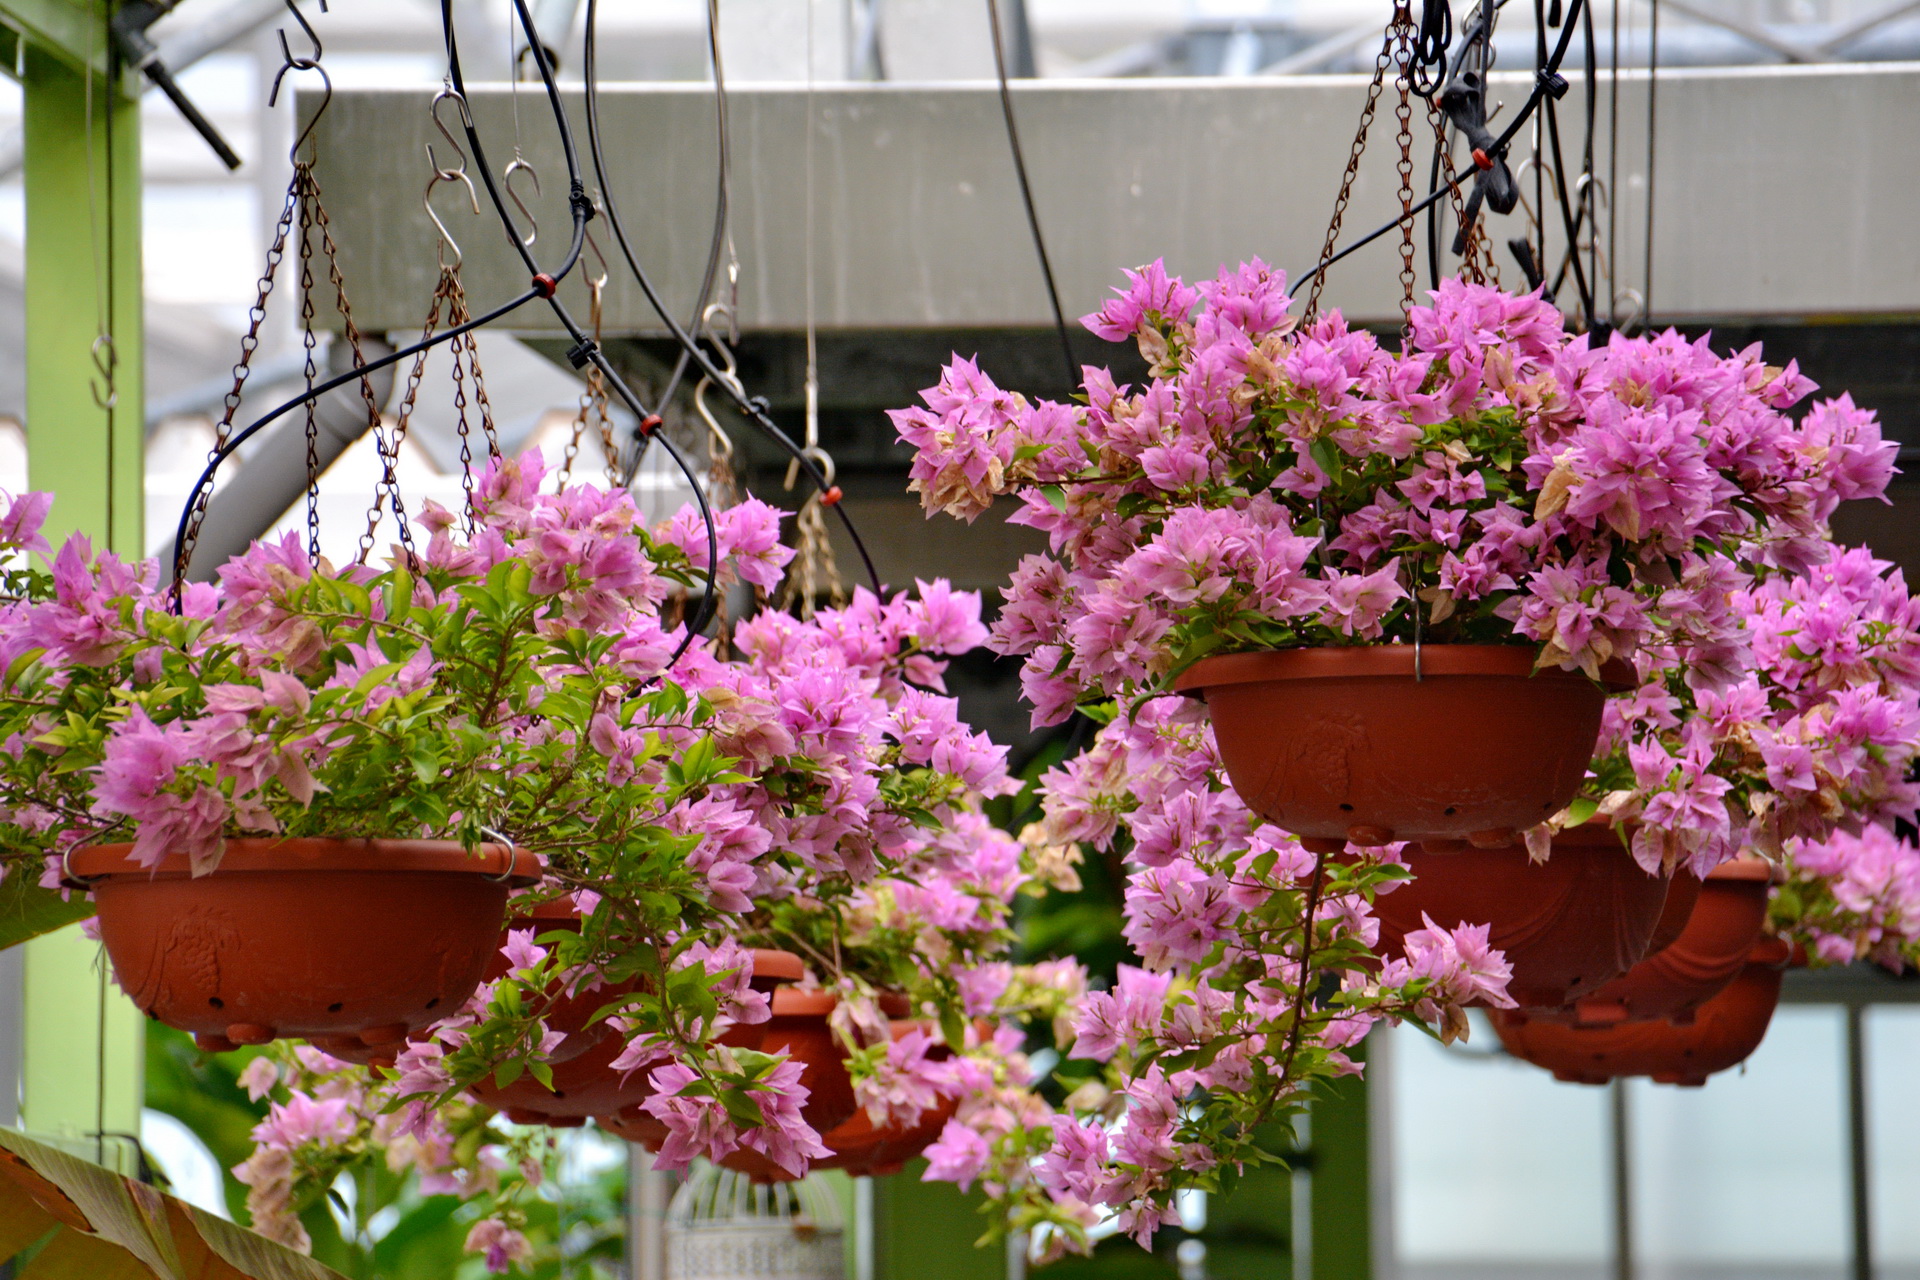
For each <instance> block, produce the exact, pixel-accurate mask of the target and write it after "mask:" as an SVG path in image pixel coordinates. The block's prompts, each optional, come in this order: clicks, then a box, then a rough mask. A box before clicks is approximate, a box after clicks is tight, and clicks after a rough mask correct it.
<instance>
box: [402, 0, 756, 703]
mask: <svg viewBox="0 0 1920 1280" xmlns="http://www.w3.org/2000/svg"><path fill="white" fill-rule="evenodd" d="M513 11H514V13H515V14H516V15H517V16H518V17H519V20H520V27H521V30H522V31H523V32H524V33H525V34H526V37H527V51H528V52H529V53H531V54H532V55H533V64H534V67H535V69H536V70H538V71H539V73H540V83H541V85H542V87H543V88H544V89H545V90H546V95H547V104H548V107H549V108H550V110H551V112H552V115H553V122H554V127H555V129H556V130H557V131H558V133H559V135H560V149H561V152H562V154H563V155H564V156H565V158H566V167H567V188H568V193H569V204H570V206H571V208H572V210H573V238H572V242H571V243H570V244H569V246H568V248H567V255H566V259H565V261H564V263H563V264H562V266H561V267H560V268H559V269H558V270H557V271H555V272H554V273H552V274H546V273H543V272H541V271H540V269H539V264H538V263H537V262H536V261H535V260H534V258H533V255H532V253H530V252H529V251H528V246H527V245H526V244H525V243H524V242H523V241H522V240H521V239H520V237H519V235H518V234H517V233H516V232H515V230H514V226H513V219H512V218H511V217H510V216H509V215H508V213H507V208H506V204H505V202H504V201H503V200H502V198H501V195H500V189H499V187H498V185H497V184H496V183H495V182H494V179H493V172H492V170H491V169H490V168H489V167H488V165H487V161H486V148H485V146H484V144H483V143H482V142H481V140H480V133H479V131H478V130H477V129H476V128H475V127H474V123H473V116H472V113H471V112H469V111H468V110H467V109H466V98H465V95H466V79H465V73H464V72H463V71H462V69H461V66H460V45H459V38H458V35H457V33H456V32H455V29H454V22H453V0H441V3H440V26H441V34H442V35H443V36H444V38H445V40H446V50H447V75H448V78H449V79H450V80H451V81H452V83H453V88H454V91H455V92H456V93H458V94H459V95H460V96H461V112H460V123H461V127H462V128H463V129H464V130H465V132H466V138H467V146H468V148H469V150H470V151H471V152H472V155H473V160H474V164H475V166H476V167H477V168H478V169H479V171H480V180H481V183H482V184H483V185H484V186H485V187H486V189H487V199H488V200H489V201H490V202H491V203H492V205H493V208H494V212H495V213H496V214H497V215H498V216H499V219H500V224H501V226H502V228H503V229H504V230H505V232H506V235H507V238H508V240H509V241H510V242H511V243H512V245H513V247H514V250H515V251H516V252H517V253H518V254H519V255H520V259H521V261H522V262H523V263H524V264H525V265H526V267H527V269H528V270H529V271H531V272H533V273H534V276H533V279H534V286H535V292H536V295H537V296H538V297H540V298H542V299H543V300H545V302H546V304H547V306H548V308H549V309H550V310H552V312H553V314H554V316H555V318H556V319H558V320H559V321H560V323H561V325H562V326H563V327H564V328H565V329H566V330H567V332H568V334H569V335H571V336H572V338H573V339H574V346H573V348H572V350H570V351H569V352H568V353H567V358H568V360H569V362H570V363H572V364H573V365H574V367H576V368H583V367H585V365H586V364H587V363H588V362H592V363H593V365H594V366H595V367H597V368H598V369H599V370H600V372H601V374H602V375H603V376H604V377H605V378H606V380H607V383H608V385H609V386H611V387H612V388H613V390H614V393H615V394H616V395H618V396H619V397H620V399H621V401H622V402H623V403H625V404H626V406H627V408H628V409H629V410H631V411H632V412H633V414H634V416H635V417H636V418H637V419H638V421H639V424H640V425H639V430H640V431H641V433H642V434H643V435H645V436H646V437H647V439H648V440H649V441H650V442H651V441H658V442H659V445H660V447H661V448H662V449H664V450H665V451H666V453H667V456H668V457H669V458H671V459H672V460H673V462H674V465H675V466H677V467H679V469H680V473H681V475H683V476H685V477H686V481H687V484H688V486H689V487H690V488H691V489H692V490H693V498H694V502H695V504H696V505H697V506H698V507H699V509H700V519H701V522H702V523H703V524H704V525H705V526H706V531H707V569H706V573H705V575H704V578H705V584H706V591H705V594H704V596H703V597H702V599H701V602H700V608H699V609H698V610H697V611H696V613H695V615H694V617H693V618H692V619H691V620H690V621H689V622H688V623H687V633H686V635H684V636H683V637H681V640H680V643H679V645H678V646H677V647H676V648H675V649H674V651H673V653H672V654H671V655H670V656H669V657H668V659H667V663H666V665H667V668H669V669H671V668H672V667H673V665H674V664H675V663H677V662H679V660H680V659H681V657H682V656H683V655H684V654H685V653H686V652H687V650H688V649H690V648H692V647H693V642H694V641H695V640H696V639H697V638H698V637H699V636H700V633H701V631H702V629H703V628H704V627H705V626H706V624H707V623H708V622H709V621H710V620H711V619H712V617H713V611H714V610H715V608H717V607H718V605H717V597H718V592H717V590H716V587H715V580H716V577H717V575H718V573H719V569H720V564H719V561H720V538H719V530H718V529H717V527H716V526H715V525H714V522H713V508H712V506H711V504H709V503H708V501H707V495H706V492H705V491H704V490H703V489H702V488H701V486H700V482H699V480H698V479H697V478H695V476H694V474H693V468H692V467H691V466H690V465H689V464H688V462H687V459H686V458H685V456H684V455H682V454H681V452H680V451H679V450H678V449H677V448H675V447H674V444H673V441H671V440H669V439H668V438H667V436H666V433H665V432H663V431H660V430H659V429H658V428H659V427H660V425H661V420H660V415H658V414H656V413H651V412H649V411H648V410H647V408H646V406H645V405H643V404H642V403H641V401H640V398H639V396H637V395H635V394H634V392H633V389H632V388H631V387H629V386H628V385H627V383H626V380H625V379H623V378H621V377H620V375H619V374H618V373H617V372H616V371H615V370H614V369H613V366H612V365H611V364H609V363H608V361H607V357H606V353H605V352H604V351H602V350H601V349H600V347H599V344H597V343H595V342H594V341H593V340H592V339H591V338H589V337H588V336H587V335H586V334H585V333H584V332H582V331H581V329H580V326H579V324H578V322H576V321H575V320H574V318H573V316H572V314H571V313H570V312H568V310H567V308H566V305H565V304H564V303H562V302H561V301H560V299H559V298H558V296H556V295H557V292H558V289H559V281H560V279H561V278H563V277H564V276H565V275H566V274H567V273H568V272H571V271H572V270H573V268H574V267H575V266H576V265H577V264H578V263H579V261H580V255H581V252H582V250H583V248H584V247H585V244H586V234H587V219H588V218H590V217H592V216H593V214H594V212H595V210H594V206H593V202H592V201H591V200H589V199H588V198H587V194H586V184H585V182H584V181H583V180H582V177H581V171H580V156H579V152H578V151H577V150H576V149H575V147H574V140H573V125H572V122H571V121H570V119H569V118H568V116H567V110H566V105H565V103H563V102H562V101H561V99H560V88H559V85H558V84H556V83H555V81H554V76H553V67H552V64H551V63H549V62H548V60H547V54H546V47H545V46H544V45H542V44H541V42H540V34H539V29H538V28H537V27H536V26H535V25H534V21H533V15H532V14H531V13H530V12H528V9H527V5H526V0H513ZM602 187H603V190H602V195H603V197H604V196H605V194H606V193H605V190H604V183H603V184H602ZM617 229H618V228H617V226H616V230H617ZM450 332H456V333H457V332H461V330H460V329H458V328H456V329H455V330H450Z"/></svg>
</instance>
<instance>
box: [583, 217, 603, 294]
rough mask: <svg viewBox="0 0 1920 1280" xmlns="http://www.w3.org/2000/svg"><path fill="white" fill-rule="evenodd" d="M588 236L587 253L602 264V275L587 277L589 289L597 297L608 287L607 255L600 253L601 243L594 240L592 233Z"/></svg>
mask: <svg viewBox="0 0 1920 1280" xmlns="http://www.w3.org/2000/svg"><path fill="white" fill-rule="evenodd" d="M586 235H587V251H588V252H589V253H591V254H592V255H593V260H594V261H595V262H597V263H599V264H600V274H599V275H597V276H589V277H587V287H588V288H589V289H591V290H593V292H594V295H595V296H596V297H597V296H599V293H600V291H601V290H602V289H604V288H606V287H607V255H606V254H604V253H601V252H600V242H599V241H597V240H595V239H594V238H593V232H592V231H588V232H587V233H586Z"/></svg>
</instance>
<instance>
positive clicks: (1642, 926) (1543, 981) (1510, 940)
mask: <svg viewBox="0 0 1920 1280" xmlns="http://www.w3.org/2000/svg"><path fill="white" fill-rule="evenodd" d="M1398 856H1399V858H1400V860H1401V861H1402V862H1404V863H1406V864H1407V866H1408V867H1409V868H1410V869H1411V870H1412V871H1413V879H1412V880H1411V881H1409V882H1407V883H1404V884H1402V885H1401V886H1400V887H1398V888H1396V889H1395V890H1394V891H1393V892H1391V893H1383V894H1381V895H1380V896H1379V897H1378V898H1377V899H1376V900H1375V903H1374V915H1375V916H1376V917H1377V918H1378V919H1379V921H1380V941H1379V945H1378V948H1377V949H1378V951H1379V952H1380V954H1382V955H1383V956H1393V955H1398V954H1399V953H1400V950H1401V947H1402V944H1403V942H1404V940H1405V938H1406V935H1407V934H1409V933H1411V932H1413V931H1415V930H1417V929H1422V928H1425V927H1426V921H1427V920H1431V921H1432V922H1433V923H1434V924H1437V925H1439V926H1440V927H1441V928H1443V929H1452V928H1454V927H1455V926H1457V925H1461V924H1486V925H1488V926H1489V929H1488V933H1487V945H1489V946H1491V947H1495V948H1498V949H1499V950H1500V951H1502V952H1504V953H1505V954H1506V958H1507V963H1508V964H1509V965H1511V966H1512V967H1513V977H1512V979H1511V980H1510V981H1509V982H1508V984H1507V994H1508V995H1510V996H1512V997H1513V999H1514V1000H1516V1001H1517V1002H1518V1003H1519V1004H1520V1006H1521V1007H1522V1008H1525V1009H1558V1008H1561V1007H1563V1006H1565V1005H1567V1004H1569V1003H1570V1002H1572V1001H1573V1000H1575V999H1577V998H1579V997H1581V996H1584V995H1588V994H1590V993H1592V992H1593V991H1595V990H1597V989H1599V988H1600V987H1601V986H1603V985H1605V984H1606V983H1608V982H1611V981H1612V980H1613V979H1615V978H1618V977H1619V976H1620V975H1622V974H1624V973H1626V972H1627V971H1628V970H1629V969H1631V968H1633V966H1634V965H1635V964H1637V963H1639V961H1640V960H1641V959H1642V958H1643V957H1644V956H1645V955H1646V954H1647V951H1648V949H1649V946H1650V943H1651V940H1652V938H1653V935H1654V930H1655V929H1656V928H1657V926H1658V924H1659V922H1660V920H1661V919H1662V917H1663V912H1664V908H1665V905H1666V902H1667V898H1668V885H1669V881H1668V880H1667V879H1665V878H1664V877H1661V876H1652V875H1648V874H1647V873H1646V872H1645V871H1643V870H1641V869H1640V867H1639V865H1638V864H1636V863H1635V862H1634V860H1633V856H1632V855H1631V854H1629V853H1628V852H1627V849H1626V846H1625V845H1624V844H1622V843H1621V839H1620V836H1619V835H1618V834H1617V833H1616V832H1615V831H1614V829H1613V827H1612V826H1611V825H1610V824H1608V823H1607V822H1605V821H1603V820H1595V821H1589V822H1586V823H1583V824H1581V825H1580V826H1577V827H1570V828H1568V829H1567V830H1565V831H1562V832H1559V833H1557V834H1556V835H1555V836H1554V837H1553V851H1552V855H1551V856H1550V857H1549V858H1548V859H1547V860H1546V861H1545V862H1534V861H1533V860H1532V859H1531V858H1529V857H1528V855H1527V851H1526V850H1524V849H1473V848H1469V849H1466V850H1463V851H1461V852H1458V853H1428V852H1426V851H1424V850H1422V849H1420V848H1418V847H1417V846H1412V845H1409V846H1408V847H1407V848H1406V849H1404V850H1402V851H1401V853H1400V854H1399V855H1398ZM1696 883H1697V882H1696Z"/></svg>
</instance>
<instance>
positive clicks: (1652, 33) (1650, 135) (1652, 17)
mask: <svg viewBox="0 0 1920 1280" xmlns="http://www.w3.org/2000/svg"><path fill="white" fill-rule="evenodd" d="M1615 3H1618V0H1615ZM1647 9H1648V14H1649V16H1648V19H1647V27H1648V29H1647V241H1646V268H1645V271H1644V272H1643V273H1642V275H1641V278H1640V279H1641V284H1640V327H1641V329H1642V330H1643V331H1644V330H1649V329H1652V328H1653V165H1654V159H1655V155H1654V139H1655V137H1656V136H1657V134H1658V130H1657V128H1656V126H1657V123H1658V119H1659V108H1660V0H1647Z"/></svg>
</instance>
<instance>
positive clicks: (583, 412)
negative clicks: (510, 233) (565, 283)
mask: <svg viewBox="0 0 1920 1280" xmlns="http://www.w3.org/2000/svg"><path fill="white" fill-rule="evenodd" d="M587 248H588V250H589V251H590V252H592V254H593V258H594V261H595V262H597V263H598V264H599V266H600V270H599V273H598V274H596V275H591V276H588V277H587V296H588V301H587V323H588V324H589V325H591V326H592V328H593V341H594V343H595V345H598V344H599V342H600V321H601V318H602V303H603V295H604V294H605V292H606V288H607V260H606V258H605V257H603V256H602V255H601V253H600V246H599V245H598V244H596V243H595V242H594V239H593V233H592V232H588V233H587ZM585 372H586V385H585V386H583V387H582V388H581V390H580V408H579V410H578V411H577V412H576V413H575V414H574V416H573V435H572V436H571V437H570V438H569V439H568V440H567V450H566V453H565V454H564V455H563V456H562V458H561V462H560V473H559V475H558V477H557V478H556V480H555V483H554V492H555V493H565V492H566V489H567V485H568V483H569V482H570V481H571V480H572V479H573V462H574V459H575V458H577V457H578V456H579V455H580V441H581V440H582V439H584V438H585V436H586V433H587V427H588V425H589V423H590V422H591V424H592V425H594V426H596V427H598V428H599V435H600V448H601V451H602V452H601V461H602V462H603V463H604V465H605V467H606V476H607V483H608V484H609V485H610V486H612V487H614V488H616V489H617V488H620V487H622V486H621V484H620V460H619V445H617V444H616V443H615V442H614V438H613V415H612V414H611V413H610V412H608V406H607V382H606V379H605V378H604V377H602V376H601V373H600V367H599V366H598V365H591V364H590V365H588V366H587V368H586V370H585Z"/></svg>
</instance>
